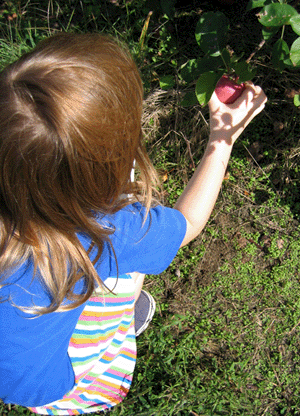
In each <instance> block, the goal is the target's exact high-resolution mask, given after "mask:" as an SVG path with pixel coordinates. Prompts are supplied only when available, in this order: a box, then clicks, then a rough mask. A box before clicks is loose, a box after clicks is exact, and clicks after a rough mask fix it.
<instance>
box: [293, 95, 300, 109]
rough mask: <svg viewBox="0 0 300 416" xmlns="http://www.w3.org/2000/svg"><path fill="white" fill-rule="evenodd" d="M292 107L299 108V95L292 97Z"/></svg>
mask: <svg viewBox="0 0 300 416" xmlns="http://www.w3.org/2000/svg"><path fill="white" fill-rule="evenodd" d="M294 105H295V106H296V107H299V105H300V95H299V94H296V95H295V97H294Z"/></svg>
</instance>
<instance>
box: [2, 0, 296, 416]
mask: <svg viewBox="0 0 300 416" xmlns="http://www.w3.org/2000/svg"><path fill="white" fill-rule="evenodd" d="M178 3H179V2H178ZM22 4H23V2H16V1H11V2H4V3H3V5H2V6H3V7H2V8H3V10H4V12H2V17H0V19H2V20H0V23H1V33H2V41H1V42H2V43H1V49H0V60H1V62H0V64H1V65H2V66H3V65H5V64H6V63H7V62H9V61H10V60H13V59H14V58H15V57H16V56H18V55H19V54H20V53H23V52H24V51H26V50H27V49H30V48H31V47H32V46H34V44H35V43H36V42H37V41H38V40H39V39H40V38H42V37H43V36H48V35H49V33H53V32H55V31H57V30H73V31H91V30H97V31H106V32H109V33H112V34H114V35H115V36H118V37H119V38H120V39H121V40H123V41H125V42H127V43H128V44H129V46H130V48H131V50H132V53H133V54H134V56H135V58H136V60H137V62H138V63H139V66H140V69H141V73H142V77H143V81H144V84H145V90H146V100H145V115H144V130H145V140H146V145H147V148H148V150H149V153H150V155H151V158H152V160H153V161H154V163H155V165H156V166H157V168H158V170H159V173H160V176H161V179H162V183H163V197H164V202H165V204H167V205H170V206H172V205H173V203H174V202H175V201H176V199H177V197H178V195H179V194H180V193H181V191H182V189H183V187H184V185H185V184H186V183H187V181H188V179H189V177H190V176H191V174H192V171H193V169H194V167H195V165H197V163H198V161H199V159H200V158H201V155H202V153H203V150H204V146H205V142H206V140H207V122H208V112H207V108H203V109H201V108H200V107H199V106H195V107H189V108H183V107H180V106H179V102H180V99H181V94H182V85H181V84H180V80H179V79H178V80H177V81H178V82H177V85H175V87H174V89H173V90H172V91H168V92H166V91H162V90H160V89H159V88H158V86H159V76H160V75H161V74H169V73H174V72H175V73H177V70H178V69H179V68H180V66H181V65H182V64H183V63H184V62H185V61H186V60H187V59H188V58H189V57H193V56H195V55H194V54H193V53H194V52H193V51H191V49H192V48H193V47H194V43H193V39H192V36H191V33H192V29H191V28H192V26H193V25H194V24H195V22H196V21H197V19H198V16H199V14H200V13H201V10H200V8H201V9H202V10H209V9H210V8H212V5H211V2H209V1H203V2H201V6H199V5H198V6H196V5H195V3H194V2H190V3H185V6H182V7H180V6H178V9H177V12H176V16H175V19H174V20H170V19H167V18H166V17H163V16H162V14H161V13H159V11H156V12H155V13H154V15H153V16H152V17H151V19H150V21H149V26H148V27H147V26H146V25H145V22H146V18H147V15H148V12H149V8H147V4H146V2H145V1H129V2H125V1H124V2H120V3H117V2H109V1H107V2H97V1H92V0H87V1H85V2H79V1H78V2H76V1H71V0H69V1H66V2H62V1H57V2H55V3H54V2H53V1H49V2H48V1H41V2H40V5H39V7H37V5H36V4H35V3H33V2H31V1H29V2H27V3H26V4H25V2H24V6H23V5H22ZM236 7H237V6H236ZM234 10H235V9H232V10H231V9H230V10H228V9H226V10H225V9H224V10H223V9H222V11H225V12H226V13H227V14H228V15H229V17H230V18H232V19H233V20H234V22H235V24H236V25H235V26H234V30H236V31H238V30H239V29H238V28H239V27H241V28H244V30H246V29H247V30H248V32H247V31H246V33H248V34H249V33H250V32H251V36H249V39H248V37H245V38H243V40H242V42H241V44H242V47H243V48H245V50H247V49H249V50H250V49H251V47H252V46H253V45H252V44H251V42H254V41H255V40H253V36H254V33H255V31H254V30H250V29H251V28H250V29H249V28H247V27H246V26H245V25H246V23H247V19H248V17H247V16H246V15H244V14H239V15H237V14H236V13H235V11H234ZM82 12H83V17H81V13H82ZM13 13H16V14H17V16H18V17H17V18H13V20H8V16H13ZM231 14H232V15H231ZM248 20H249V19H248ZM250 20H251V19H250ZM254 20H255V19H254ZM245 27H246V29H245ZM187 28H188V29H187ZM143 29H145V30H144V32H143ZM146 29H147V30H146ZM252 32H253V33H252ZM142 33H144V37H143V36H141V34H142ZM249 42H250V44H249ZM247 54H248V50H247ZM257 60H258V62H259V65H261V67H260V72H259V74H260V75H259V76H258V77H257V79H256V80H255V81H256V82H257V83H259V84H260V85H262V87H263V88H264V90H265V92H266V94H267V96H268V98H269V101H268V104H267V106H266V108H265V110H264V112H263V113H262V114H261V115H259V116H258V117H257V118H256V121H255V122H254V123H252V124H251V125H250V126H248V128H247V130H246V132H244V134H243V135H242V137H241V138H240V140H239V142H238V143H237V144H236V146H235V148H234V150H233V154H232V158H231V161H230V163H229V167H228V172H227V174H226V179H225V180H224V183H223V187H222V190H221V193H220V196H219V199H218V201H217V204H216V207H215V209H214V211H213V214H212V216H211V219H210V221H209V223H208V224H207V227H206V229H205V230H204V232H203V233H202V234H201V235H200V236H199V237H198V238H197V239H195V240H194V241H193V242H191V243H190V244H189V245H188V246H187V247H184V248H182V249H181V250H180V251H179V253H178V255H177V257H176V258H175V260H174V261H173V263H172V264H171V266H170V267H169V268H168V269H167V270H166V271H165V272H164V273H162V274H161V275H159V276H149V277H148V278H147V281H146V288H147V290H149V291H151V293H152V294H153V295H154V296H155V298H156V300H157V305H158V306H157V312H156V315H155V317H154V320H153V323H152V324H151V326H150V327H149V329H148V330H147V331H146V332H145V333H144V334H143V335H141V337H140V338H139V339H138V340H137V343H138V361H137V367H136V372H135V376H134V381H133V385H132V388H131V391H130V393H129V395H128V396H127V398H126V399H125V400H124V402H123V403H121V404H120V405H119V406H117V407H116V408H115V409H114V410H113V412H112V414H114V415H116V416H117V415H120V416H121V415H122V416H131V415H138V416H143V415H144V416H152V415H153V416H154V415H155V416H172V415H176V416H219V415H220V416H221V415H222V416H223V415H224V416H225V415H226V416H227V415H228V416H229V415H231V416H238V415H245V416H280V415H284V416H294V415H299V414H300V386H299V373H300V371H299V368H300V352H299V351H300V336H299V329H300V304H299V302H300V279H299V276H300V273H299V269H300V260H299V259H300V224H299V212H300V206H299V202H298V201H299V197H298V194H299V192H298V189H299V179H300V177H299V159H300V142H299V138H300V128H299V122H298V120H299V109H298V108H296V107H295V106H293V103H292V100H291V99H289V98H288V97H287V96H286V95H285V90H286V88H290V87H293V88H296V89H297V88H300V77H299V74H298V73H287V72H283V73H281V74H278V73H274V72H272V71H270V70H269V68H268V66H267V65H266V60H267V51H263V50H262V51H260V54H259V56H257ZM0 414H1V415H7V416H15V415H16V416H17V415H25V416H29V415H31V412H29V411H28V410H27V409H25V408H22V407H20V406H15V405H11V406H5V405H4V404H1V403H0Z"/></svg>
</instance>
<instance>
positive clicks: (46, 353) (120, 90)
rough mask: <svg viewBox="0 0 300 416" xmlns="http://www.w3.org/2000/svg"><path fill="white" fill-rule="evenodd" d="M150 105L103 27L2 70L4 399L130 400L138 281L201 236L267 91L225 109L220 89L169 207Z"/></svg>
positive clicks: (38, 404)
mask: <svg viewBox="0 0 300 416" xmlns="http://www.w3.org/2000/svg"><path fill="white" fill-rule="evenodd" d="M142 100H143V92H142V83H141V79H140V76H139V73H138V70H137V68H136V66H135V64H134V62H133V60H132V58H131V57H130V55H129V54H128V52H127V51H126V50H124V48H123V47H120V46H119V45H118V44H117V43H116V42H115V41H114V40H112V39H111V38H108V37H105V36H102V35H98V34H89V35H82V34H60V35H56V36H53V37H51V38H49V39H47V40H45V41H43V42H41V43H40V45H39V46H38V47H36V48H35V50H33V51H32V52H31V53H28V54H26V55H24V56H23V57H21V58H20V59H19V60H18V61H17V62H15V63H14V64H12V65H10V66H8V67H7V68H6V69H4V70H3V71H2V73H1V74H0V169H1V175H0V198H1V204H0V227H1V232H0V238H1V242H0V274H1V286H0V287H1V289H0V296H1V303H0V351H1V354H0V398H1V399H2V400H3V401H4V402H5V403H15V404H19V405H23V406H27V407H29V408H30V409H31V410H32V411H33V412H36V413H39V414H54V415H56V414H59V415H77V414H82V413H91V412H95V411H99V410H105V409H110V408H112V407H113V406H114V405H116V404H117V403H119V402H120V401H121V400H122V399H123V398H124V397H125V396H126V394H127V392H128V390H129V388H130V384H131V380H132V376H133V371H134V365H135V359H136V343H135V336H136V335H135V313H134V311H135V297H136V298H138V302H139V300H140V299H141V297H139V292H140V289H137V288H136V286H135V280H136V279H135V277H136V276H137V273H141V274H149V273H151V274H158V273H161V272H162V271H163V270H164V269H165V268H166V267H167V266H168V265H169V264H170V263H171V261H172V259H173V258H174V256H175V255H176V253H177V251H178V249H179V247H181V246H183V245H185V244H187V243H188V242H189V241H191V240H192V239H193V238H194V237H196V236H197V235H198V234H199V233H200V232H201V230H202V229H203V227H204V226H205V224H206V222H207V220H208V218H209V216H210V213H211V211H212V209H213V206H214V203H215V201H216V198H217V195H218V192H219V189H220V187H221V183H222V179H223V176H224V173H225V170H226V166H227V163H228V159H229V156H230V153H231V149H232V146H233V144H234V142H235V140H236V139H237V137H238V136H239V135H240V133H241V132H242V131H243V129H244V128H245V127H246V125H247V124H248V123H249V122H250V121H251V120H252V119H253V118H254V117H255V115H256V114H258V113H259V112H260V111H261V110H262V109H263V107H264V104H265V101H266V97H265V95H264V93H263V91H262V90H261V89H260V88H259V87H256V86H254V85H252V84H250V85H248V86H247V88H246V90H245V91H244V93H243V95H242V96H241V97H240V98H239V99H238V100H237V101H236V102H235V103H234V104H232V105H230V106H226V105H225V104H222V103H220V102H219V101H218V99H217V97H216V96H215V95H213V97H212V99H211V101H210V103H209V107H210V138H209V141H208V145H207V149H206V151H205V154H204V156H203V159H202V161H201V163H200V165H199V167H198V169H197V170H196V172H195V173H194V176H193V177H192V179H191V180H190V182H189V184H188V186H187V187H186V189H185V190H184V192H183V194H182V196H181V197H180V198H179V200H178V202H177V203H176V205H175V207H174V208H173V209H172V208H165V207H163V206H161V205H158V204H157V205H154V204H153V199H152V194H153V192H152V189H153V187H154V186H155V185H156V175H155V171H154V169H153V168H152V166H151V163H150V161H149V159H148V156H147V154H146V152H145V150H144V148H143V145H142V133H141V116H142ZM134 161H135V163H136V165H137V167H138V168H139V171H140V178H141V180H140V182H139V183H138V182H133V183H132V182H131V181H130V173H131V171H132V168H133V164H134ZM124 195H130V196H125V197H124ZM138 280H139V281H140V282H141V281H142V277H140V278H139V279H138ZM139 286H141V284H139ZM142 294H143V296H144V298H145V299H146V300H147V299H148V300H149V299H150V300H151V297H148V296H147V294H145V292H142ZM137 305H138V303H137ZM137 305H136V313H137V311H139V313H140V310H141V308H140V307H139V309H138V308H137ZM148 309H149V306H148ZM146 324H147V323H146Z"/></svg>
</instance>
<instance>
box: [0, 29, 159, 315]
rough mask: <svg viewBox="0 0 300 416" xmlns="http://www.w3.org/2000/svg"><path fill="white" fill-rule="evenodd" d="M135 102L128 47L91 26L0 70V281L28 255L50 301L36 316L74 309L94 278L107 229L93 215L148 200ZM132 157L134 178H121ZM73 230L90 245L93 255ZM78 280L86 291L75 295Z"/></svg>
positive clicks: (150, 174) (135, 75)
mask: <svg viewBox="0 0 300 416" xmlns="http://www.w3.org/2000/svg"><path fill="white" fill-rule="evenodd" d="M142 101H143V91H142V82H141V79H140V75H139V72H138V70H137V68H136V65H135V63H134V62H133V59H132V58H131V56H130V54H129V53H128V51H127V50H126V49H124V48H123V47H121V46H120V45H119V44H118V43H117V42H116V41H115V40H113V39H111V38H110V37H106V36H103V35H99V34H59V35H55V36H53V37H50V38H48V39H46V40H44V41H42V42H41V43H40V44H39V45H38V46H37V47H36V48H35V49H34V50H33V51H32V52H30V53H28V54H26V55H24V56H23V57H21V58H20V59H19V60H18V61H17V62H15V63H14V64H12V65H10V66H8V67H7V68H6V69H5V70H3V71H2V73H1V74H0V170H1V172H0V173H1V175H0V273H1V275H2V276H3V278H2V280H4V282H5V277H6V276H8V275H9V274H10V273H12V271H14V270H15V269H16V268H17V267H18V266H20V265H21V264H22V263H23V262H25V261H27V260H30V259H31V260H32V261H33V264H34V269H35V272H37V271H38V272H39V273H38V274H39V275H40V276H41V278H42V283H43V284H45V285H46V288H47V290H48V291H49V292H50V294H51V299H52V302H51V304H50V305H49V306H47V307H43V308H40V309H38V310H37V312H38V314H44V313H49V312H53V311H63V310H69V309H73V308H76V307H77V306H79V305H81V304H82V303H84V302H85V301H87V299H88V298H89V297H90V296H91V294H92V292H93V290H94V288H95V282H97V284H99V285H101V276H100V277H99V276H98V274H97V272H96V270H95V268H94V266H93V263H95V261H97V260H98V259H99V258H100V256H101V253H102V250H103V244H104V242H105V241H109V235H110V234H111V233H112V231H111V230H107V229H105V228H103V227H101V226H100V225H99V224H98V223H97V222H96V220H95V213H100V215H106V214H111V213H114V212H116V211H118V210H119V209H121V208H122V207H123V206H124V205H126V204H128V203H129V201H128V199H126V198H125V199H124V198H120V196H121V195H122V194H133V195H135V197H137V198H138V195H140V198H141V200H142V201H144V203H145V205H146V207H147V209H149V207H150V204H151V198H152V184H153V181H155V179H156V176H155V171H154V169H153V167H152V165H151V163H150V161H149V158H148V156H147V154H146V152H145V150H144V148H143V145H142V133H141V116H142ZM134 160H136V163H137V166H138V167H139V170H140V174H141V182H140V184H137V183H136V182H135V183H130V182H129V178H130V171H131V169H132V167H133V161H134ZM78 232H84V233H86V234H88V235H89V237H90V238H91V241H92V246H93V247H96V248H97V250H98V251H97V253H98V254H97V258H96V259H94V262H93V263H92V262H91V260H90V258H89V251H88V252H86V251H85V250H84V248H83V247H82V245H81V244H80V242H79V240H78V238H77V233H78ZM92 246H91V247H90V249H91V248H92ZM36 274H37V273H36ZM80 279H84V281H85V282H84V283H85V287H86V291H85V293H83V294H81V295H77V294H75V293H74V287H75V284H76V283H77V282H78V281H79V280H80ZM65 299H67V300H69V301H71V303H69V304H68V305H64V300H65Z"/></svg>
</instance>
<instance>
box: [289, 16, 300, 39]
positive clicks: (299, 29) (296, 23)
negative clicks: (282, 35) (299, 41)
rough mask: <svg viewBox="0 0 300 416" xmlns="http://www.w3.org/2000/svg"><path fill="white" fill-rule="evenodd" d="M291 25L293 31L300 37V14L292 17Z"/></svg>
mask: <svg viewBox="0 0 300 416" xmlns="http://www.w3.org/2000/svg"><path fill="white" fill-rule="evenodd" d="M290 24H291V26H292V29H293V31H294V32H295V33H297V35H299V36H300V14H298V15H297V16H294V17H292V18H291V20H290Z"/></svg>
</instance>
